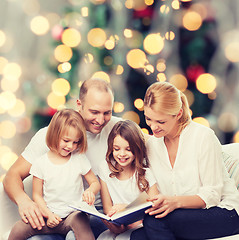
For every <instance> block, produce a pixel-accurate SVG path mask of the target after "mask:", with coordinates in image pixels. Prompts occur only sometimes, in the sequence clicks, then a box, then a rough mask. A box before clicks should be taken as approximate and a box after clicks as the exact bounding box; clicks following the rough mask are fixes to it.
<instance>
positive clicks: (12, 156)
mask: <svg viewBox="0 0 239 240" xmlns="http://www.w3.org/2000/svg"><path fill="white" fill-rule="evenodd" d="M17 158H18V156H17V154H16V153H13V152H11V151H9V152H5V153H4V154H3V155H2V156H1V157H0V163H1V166H2V168H3V169H5V170H6V171H7V170H8V169H9V168H10V167H11V166H12V165H13V163H14V162H15V161H16V160H17Z"/></svg>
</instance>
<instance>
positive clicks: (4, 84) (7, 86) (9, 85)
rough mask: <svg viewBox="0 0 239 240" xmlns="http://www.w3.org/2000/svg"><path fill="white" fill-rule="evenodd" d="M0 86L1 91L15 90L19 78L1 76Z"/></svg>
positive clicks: (17, 86)
mask: <svg viewBox="0 0 239 240" xmlns="http://www.w3.org/2000/svg"><path fill="white" fill-rule="evenodd" d="M1 88H2V90H3V91H9V92H16V91H17V90H18V88H19V80H18V79H16V80H9V79H7V78H3V79H2V81H1Z"/></svg>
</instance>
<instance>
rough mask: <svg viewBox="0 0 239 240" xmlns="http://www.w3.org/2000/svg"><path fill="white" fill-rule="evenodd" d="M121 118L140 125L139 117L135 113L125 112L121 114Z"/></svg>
mask: <svg viewBox="0 0 239 240" xmlns="http://www.w3.org/2000/svg"><path fill="white" fill-rule="evenodd" d="M122 118H123V119H128V120H132V121H134V122H136V123H137V124H139V123H140V118H139V115H138V114H137V113H136V112H134V111H128V112H125V113H124V114H123V116H122Z"/></svg>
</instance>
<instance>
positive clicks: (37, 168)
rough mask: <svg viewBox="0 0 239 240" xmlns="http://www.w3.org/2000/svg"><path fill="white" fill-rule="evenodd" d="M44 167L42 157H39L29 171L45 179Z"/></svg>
mask: <svg viewBox="0 0 239 240" xmlns="http://www.w3.org/2000/svg"><path fill="white" fill-rule="evenodd" d="M43 167H44V164H43V161H42V157H40V158H37V159H36V160H35V161H34V163H33V164H32V166H31V168H30V171H29V173H30V174H31V175H32V176H35V177H38V178H40V179H44V170H42V169H43Z"/></svg>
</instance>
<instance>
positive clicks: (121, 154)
mask: <svg viewBox="0 0 239 240" xmlns="http://www.w3.org/2000/svg"><path fill="white" fill-rule="evenodd" d="M125 155H126V153H125V150H124V149H121V150H120V152H119V156H121V157H123V156H125Z"/></svg>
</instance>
